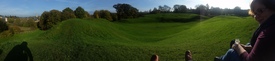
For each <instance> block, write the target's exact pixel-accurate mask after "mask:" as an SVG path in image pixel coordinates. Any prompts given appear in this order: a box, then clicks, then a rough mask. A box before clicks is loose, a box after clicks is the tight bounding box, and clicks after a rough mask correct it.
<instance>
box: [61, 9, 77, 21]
mask: <svg viewBox="0 0 275 61" xmlns="http://www.w3.org/2000/svg"><path fill="white" fill-rule="evenodd" d="M71 18H76V16H75V15H74V11H73V10H72V9H71V8H69V7H67V8H65V9H64V10H62V18H61V19H62V20H67V19H71Z"/></svg>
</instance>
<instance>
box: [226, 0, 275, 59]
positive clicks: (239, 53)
mask: <svg viewBox="0 0 275 61" xmlns="http://www.w3.org/2000/svg"><path fill="white" fill-rule="evenodd" d="M250 8H251V12H252V13H253V14H254V15H253V17H254V18H255V19H256V21H257V22H259V24H260V26H259V27H258V29H257V30H256V31H255V32H254V34H253V36H252V38H251V40H250V44H251V46H252V48H251V51H250V52H248V51H247V50H246V49H245V48H244V47H243V46H242V45H241V44H238V43H235V44H233V45H232V49H231V50H230V51H229V52H227V53H226V54H225V56H223V57H221V61H275V0H253V1H252V3H251V6H250ZM223 58H231V59H223ZM232 58H233V59H232Z"/></svg>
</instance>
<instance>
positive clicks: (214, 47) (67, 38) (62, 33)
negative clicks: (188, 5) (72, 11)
mask: <svg viewBox="0 0 275 61" xmlns="http://www.w3.org/2000/svg"><path fill="white" fill-rule="evenodd" d="M163 15H164V14H157V15H146V16H145V17H141V18H137V19H128V22H109V21H108V20H105V19H89V20H88V19H87V20H84V19H70V20H66V21H63V22H61V23H59V24H58V25H56V26H55V27H54V28H52V29H50V30H47V31H40V30H36V31H32V32H28V33H21V34H16V35H14V36H13V37H7V38H0V50H2V54H0V60H4V58H5V57H6V56H7V54H8V53H9V51H10V50H11V49H12V48H13V47H14V46H15V45H17V44H20V43H21V42H22V41H26V42H28V47H29V48H30V50H31V52H32V55H33V56H34V60H35V61H148V60H150V57H151V55H153V54H158V55H159V56H160V60H163V61H167V60H168V61H180V60H181V61H182V60H184V59H185V58H184V53H185V51H186V50H191V51H192V53H193V59H194V60H195V61H213V58H214V57H215V56H220V55H223V54H224V53H225V52H226V51H227V49H228V48H229V42H230V40H232V39H235V38H239V39H240V40H241V43H246V42H248V41H249V39H250V37H251V36H252V33H253V32H254V30H255V29H256V27H257V23H256V21H254V20H253V19H252V18H249V17H245V18H241V17H235V16H216V17H213V18H210V19H207V20H197V21H191V22H159V19H155V18H156V17H160V16H163ZM177 15H179V17H182V18H184V17H187V18H190V17H188V15H186V14H169V15H164V16H163V17H169V16H177ZM192 15H193V14H192ZM193 16H195V15H193ZM191 17H192V16H191ZM170 18H171V17H170ZM0 53H1V52H0Z"/></svg>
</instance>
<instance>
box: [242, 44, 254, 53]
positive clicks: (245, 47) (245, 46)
mask: <svg viewBox="0 0 275 61" xmlns="http://www.w3.org/2000/svg"><path fill="white" fill-rule="evenodd" d="M241 46H242V47H243V48H244V49H245V50H246V51H247V52H248V53H249V52H251V50H252V46H251V45H249V46H248V45H243V44H241Z"/></svg>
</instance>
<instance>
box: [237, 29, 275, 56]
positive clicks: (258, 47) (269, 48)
mask: <svg viewBox="0 0 275 61" xmlns="http://www.w3.org/2000/svg"><path fill="white" fill-rule="evenodd" d="M273 28H275V26H272V27H269V28H267V29H265V30H263V31H261V33H260V34H259V35H258V37H257V40H256V42H255V44H254V46H253V48H252V50H251V52H250V53H248V52H246V51H242V50H243V48H240V47H239V46H238V47H237V48H236V51H239V52H238V53H239V54H240V59H242V60H243V61H275V58H274V57H275V55H274V54H275V52H274V51H275V48H274V46H275V44H274V43H275V29H273ZM238 48H240V49H239V50H238Z"/></svg>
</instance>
